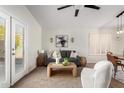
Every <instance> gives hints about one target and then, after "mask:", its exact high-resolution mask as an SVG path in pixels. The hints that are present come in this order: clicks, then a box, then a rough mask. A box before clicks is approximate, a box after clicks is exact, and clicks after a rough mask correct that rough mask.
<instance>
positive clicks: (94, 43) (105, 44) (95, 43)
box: [89, 32, 112, 55]
mask: <svg viewBox="0 0 124 93" xmlns="http://www.w3.org/2000/svg"><path fill="white" fill-rule="evenodd" d="M111 43H112V35H111V33H108V32H106V33H105V32H91V33H90V34H89V54H90V55H105V54H106V52H107V51H110V50H111Z"/></svg>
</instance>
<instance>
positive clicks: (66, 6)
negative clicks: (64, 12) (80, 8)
mask: <svg viewBox="0 0 124 93" xmlns="http://www.w3.org/2000/svg"><path fill="white" fill-rule="evenodd" d="M71 6H73V5H65V6H62V7H59V8H57V10H61V9H64V8H68V7H71Z"/></svg>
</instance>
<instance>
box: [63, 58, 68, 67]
mask: <svg viewBox="0 0 124 93" xmlns="http://www.w3.org/2000/svg"><path fill="white" fill-rule="evenodd" d="M62 64H63V65H64V66H67V65H68V64H69V58H67V57H66V58H64V62H63V63H62Z"/></svg>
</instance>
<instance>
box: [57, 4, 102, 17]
mask: <svg viewBox="0 0 124 93" xmlns="http://www.w3.org/2000/svg"><path fill="white" fill-rule="evenodd" d="M72 6H73V7H74V8H75V17H77V16H78V13H79V9H80V8H81V7H82V5H65V6H62V7H59V8H57V10H62V9H65V8H68V7H72ZM84 7H85V8H91V9H95V10H99V9H100V7H99V6H96V5H84Z"/></svg>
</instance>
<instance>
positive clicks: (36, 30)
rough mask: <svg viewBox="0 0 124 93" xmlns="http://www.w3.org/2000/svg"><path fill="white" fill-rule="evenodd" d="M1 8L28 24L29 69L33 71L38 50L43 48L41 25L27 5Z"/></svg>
mask: <svg viewBox="0 0 124 93" xmlns="http://www.w3.org/2000/svg"><path fill="white" fill-rule="evenodd" d="M0 8H2V9H4V10H6V11H7V13H8V14H9V15H10V16H15V17H17V18H18V19H20V20H22V21H23V22H24V23H26V24H27V25H28V42H27V43H28V44H27V45H28V48H27V50H28V71H31V70H32V69H34V68H35V67H36V57H37V50H41V26H40V25H39V24H38V23H37V21H36V20H35V19H34V17H33V16H32V15H31V13H30V12H29V11H28V9H27V8H26V7H25V6H0Z"/></svg>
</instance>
